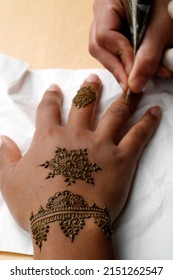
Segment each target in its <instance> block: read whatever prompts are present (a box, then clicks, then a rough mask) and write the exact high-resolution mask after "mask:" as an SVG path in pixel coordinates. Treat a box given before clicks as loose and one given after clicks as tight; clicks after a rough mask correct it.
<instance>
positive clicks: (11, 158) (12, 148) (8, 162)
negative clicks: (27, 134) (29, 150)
mask: <svg viewBox="0 0 173 280" xmlns="http://www.w3.org/2000/svg"><path fill="white" fill-rule="evenodd" d="M21 157H22V155H21V152H20V150H19V148H18V147H17V145H16V144H15V142H14V141H13V140H11V139H10V138H9V137H7V136H0V173H1V175H2V173H3V172H8V171H9V173H10V171H12V169H14V168H15V166H16V164H17V162H18V161H19V160H20V159H21Z"/></svg>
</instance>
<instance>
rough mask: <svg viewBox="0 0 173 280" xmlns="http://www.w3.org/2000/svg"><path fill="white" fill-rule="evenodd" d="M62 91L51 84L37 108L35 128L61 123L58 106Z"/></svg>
mask: <svg viewBox="0 0 173 280" xmlns="http://www.w3.org/2000/svg"><path fill="white" fill-rule="evenodd" d="M61 100H62V93H61V90H60V88H59V86H57V85H55V84H53V85H51V86H50V87H49V88H48V89H47V91H46V93H45V94H44V96H43V98H42V101H41V102H40V104H39V106H38V109H37V117H36V128H37V129H41V130H42V129H46V128H49V127H53V126H55V125H58V124H60V123H61V113H60V106H61Z"/></svg>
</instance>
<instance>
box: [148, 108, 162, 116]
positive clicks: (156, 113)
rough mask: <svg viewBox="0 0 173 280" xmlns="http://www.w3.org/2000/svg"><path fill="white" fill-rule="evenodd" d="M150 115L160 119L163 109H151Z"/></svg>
mask: <svg viewBox="0 0 173 280" xmlns="http://www.w3.org/2000/svg"><path fill="white" fill-rule="evenodd" d="M150 113H151V114H152V115H153V116H155V117H159V116H160V114H161V109H160V107H158V106H155V107H153V108H151V110H150Z"/></svg>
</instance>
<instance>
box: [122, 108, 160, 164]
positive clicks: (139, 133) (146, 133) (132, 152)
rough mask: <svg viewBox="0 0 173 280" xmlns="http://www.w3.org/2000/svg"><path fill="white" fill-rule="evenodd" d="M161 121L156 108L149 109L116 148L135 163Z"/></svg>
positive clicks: (158, 109) (158, 110)
mask: <svg viewBox="0 0 173 280" xmlns="http://www.w3.org/2000/svg"><path fill="white" fill-rule="evenodd" d="M160 120H161V110H160V108H159V107H158V106H156V107H153V108H151V109H149V110H148V111H147V112H146V113H145V114H144V116H143V117H142V118H141V120H140V121H139V122H138V123H137V124H136V125H134V126H133V127H132V128H131V129H130V130H129V132H128V133H127V134H126V135H125V136H124V138H123V139H122V140H121V142H120V143H119V145H118V147H119V149H120V150H122V151H123V152H124V153H125V154H126V157H127V158H129V159H134V160H135V161H137V160H138V159H139V157H140V154H141V152H142V151H143V149H144V147H145V146H146V144H147V143H148V141H149V140H150V138H151V137H152V135H153V133H154V132H155V130H156V128H157V127H158V124H159V122H160Z"/></svg>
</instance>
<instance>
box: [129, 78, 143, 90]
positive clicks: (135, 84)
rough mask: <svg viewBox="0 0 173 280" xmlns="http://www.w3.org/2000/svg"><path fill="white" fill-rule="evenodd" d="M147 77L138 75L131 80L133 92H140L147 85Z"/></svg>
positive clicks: (130, 84)
mask: <svg viewBox="0 0 173 280" xmlns="http://www.w3.org/2000/svg"><path fill="white" fill-rule="evenodd" d="M146 82H147V79H146V78H144V77H138V78H136V79H134V80H129V86H130V88H131V90H132V91H133V92H136V93H137V92H139V91H141V90H142V88H143V87H144V86H145V84H146Z"/></svg>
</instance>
